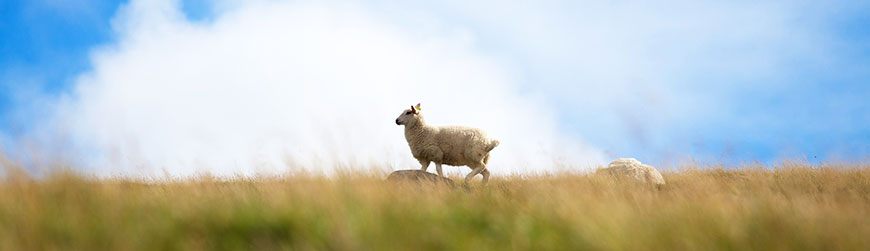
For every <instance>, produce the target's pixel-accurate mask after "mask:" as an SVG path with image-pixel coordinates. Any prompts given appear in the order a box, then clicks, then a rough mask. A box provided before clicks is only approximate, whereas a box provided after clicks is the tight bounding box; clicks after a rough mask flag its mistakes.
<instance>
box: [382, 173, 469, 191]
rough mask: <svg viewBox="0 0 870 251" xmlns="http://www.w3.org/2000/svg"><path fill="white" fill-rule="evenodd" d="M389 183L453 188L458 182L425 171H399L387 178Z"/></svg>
mask: <svg viewBox="0 0 870 251" xmlns="http://www.w3.org/2000/svg"><path fill="white" fill-rule="evenodd" d="M387 181H393V182H397V181H398V182H413V183H424V182H426V183H443V184H446V185H448V186H451V187H455V186H456V182H454V181H453V180H450V179H448V178H444V177H441V176H438V175H437V174H434V173H430V172H424V171H423V170H417V169H415V170H398V171H395V172H393V173H391V174H390V176H387Z"/></svg>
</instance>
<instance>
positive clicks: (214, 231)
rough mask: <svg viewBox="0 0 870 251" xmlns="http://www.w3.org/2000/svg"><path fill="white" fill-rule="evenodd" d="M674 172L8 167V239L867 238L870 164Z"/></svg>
mask: <svg viewBox="0 0 870 251" xmlns="http://www.w3.org/2000/svg"><path fill="white" fill-rule="evenodd" d="M664 177H665V180H666V181H667V184H666V185H664V186H661V187H655V186H649V185H644V184H633V183H626V182H619V181H617V180H614V179H611V178H608V177H605V176H596V175H583V174H563V175H556V174H553V175H539V176H533V177H494V178H493V180H492V181H491V182H490V184H489V185H486V186H482V185H480V184H478V183H479V181H476V183H474V184H472V186H471V187H470V188H468V189H463V188H457V189H451V188H447V187H444V186H438V185H426V184H424V185H415V184H394V183H386V182H384V181H383V178H384V175H383V174H380V173H353V172H348V173H343V174H341V175H337V176H334V177H331V178H325V177H320V176H310V175H285V176H270V177H256V178H232V179H219V178H214V177H210V176H207V175H204V176H201V177H198V178H186V179H167V180H160V179H157V180H156V181H155V180H148V181H144V180H136V179H131V178H88V177H83V176H80V175H76V174H73V173H70V172H55V173H53V174H51V175H48V176H46V177H43V178H39V179H34V178H32V177H29V176H27V175H25V174H23V173H21V172H16V171H15V169H14V168H13V169H9V168H7V170H6V177H5V180H3V181H2V182H0V250H45V249H63V250H66V249H79V250H106V249H115V250H136V249H150V250H173V249H194V250H198V249H251V248H254V249H302V250H306V249H316V250H322V249H337V250H419V249H430V250H456V249H460V250H462V249H484V250H506V249H522V250H552V249H556V250H581V249H592V250H613V249H617V250H649V249H656V250H671V249H690V250H715V249H729V250H735V249H736V250H746V249H755V250H792V249H826V250H830V249H851V250H867V249H870V238H868V236H870V169H868V166H867V165H864V164H836V165H834V164H830V165H824V166H809V165H804V164H797V163H784V164H781V165H780V166H778V167H776V168H774V167H761V166H746V167H741V168H737V169H716V168H701V167H695V166H688V167H682V168H680V171H676V172H666V173H664Z"/></svg>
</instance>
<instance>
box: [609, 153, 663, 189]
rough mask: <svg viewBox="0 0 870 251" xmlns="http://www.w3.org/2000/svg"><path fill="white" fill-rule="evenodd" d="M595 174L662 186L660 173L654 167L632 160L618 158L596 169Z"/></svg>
mask: <svg viewBox="0 0 870 251" xmlns="http://www.w3.org/2000/svg"><path fill="white" fill-rule="evenodd" d="M597 173H608V174H610V175H612V176H614V177H630V178H634V179H635V180H637V181H640V182H647V183H652V184H656V185H664V184H665V179H664V178H663V177H662V173H660V172H659V170H656V168H655V167H652V166H650V165H645V164H643V163H640V161H637V159H634V158H619V159H617V160H614V161H613V162H610V164H609V165H607V166H606V167H601V168H599V169H598V171H597Z"/></svg>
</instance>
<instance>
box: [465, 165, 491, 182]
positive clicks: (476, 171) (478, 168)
mask: <svg viewBox="0 0 870 251" xmlns="http://www.w3.org/2000/svg"><path fill="white" fill-rule="evenodd" d="M483 170H486V165H480V164H479V165H478V166H475V167H472V170H471V173H469V174H468V175H466V176H465V183H469V182H471V178H474V176H475V175H477V174H479V173H480V172H483Z"/></svg>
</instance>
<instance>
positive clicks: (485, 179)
mask: <svg viewBox="0 0 870 251" xmlns="http://www.w3.org/2000/svg"><path fill="white" fill-rule="evenodd" d="M480 174H481V175H483V184H486V183H487V182H489V168H485V167H484V168H483V171H480Z"/></svg>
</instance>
